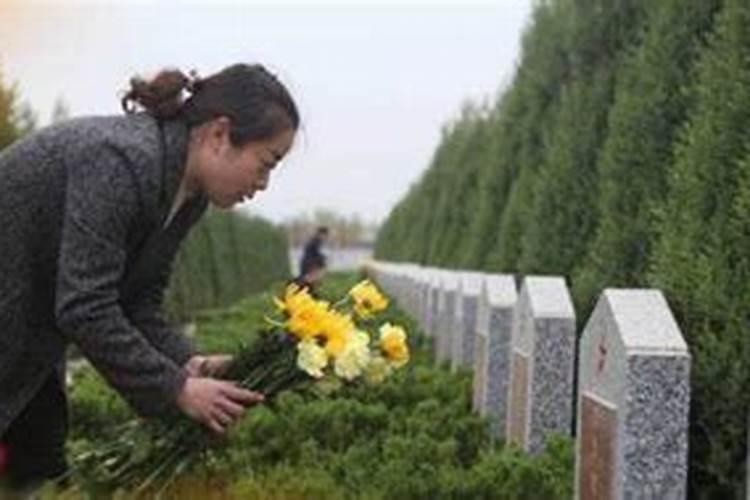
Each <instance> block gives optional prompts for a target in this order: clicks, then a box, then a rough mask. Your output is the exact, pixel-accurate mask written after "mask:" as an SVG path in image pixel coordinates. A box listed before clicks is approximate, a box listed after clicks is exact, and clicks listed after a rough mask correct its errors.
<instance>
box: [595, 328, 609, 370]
mask: <svg viewBox="0 0 750 500" xmlns="http://www.w3.org/2000/svg"><path fill="white" fill-rule="evenodd" d="M598 351H599V362H598V363H597V365H596V374H597V375H599V374H600V373H601V372H602V370H604V363H605V362H606V361H607V345H606V344H605V342H604V337H600V338H599V347H598Z"/></svg>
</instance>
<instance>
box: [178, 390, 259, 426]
mask: <svg viewBox="0 0 750 500" xmlns="http://www.w3.org/2000/svg"><path fill="white" fill-rule="evenodd" d="M260 401H263V395H262V394H260V393H258V392H253V391H249V390H247V389H243V388H242V387H238V386H237V385H236V384H234V383H233V382H226V381H223V380H216V379H212V378H202V377H188V378H187V380H186V381H185V385H184V386H183V387H182V391H180V394H179V395H178V396H177V406H179V408H180V409H181V410H182V411H183V412H184V413H185V414H186V415H187V416H189V417H190V418H193V419H195V420H197V421H199V422H201V423H203V424H205V425H206V426H207V427H209V428H210V429H211V430H213V431H214V432H216V433H217V434H224V433H225V432H226V430H227V428H228V427H229V426H230V425H231V424H233V423H234V422H235V421H236V420H237V419H239V418H240V417H241V416H242V414H243V413H244V412H245V408H246V407H248V406H250V405H252V404H254V403H258V402H260Z"/></svg>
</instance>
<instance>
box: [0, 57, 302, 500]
mask: <svg viewBox="0 0 750 500" xmlns="http://www.w3.org/2000/svg"><path fill="white" fill-rule="evenodd" d="M185 94H188V97H187V98H186V99H183V96H185ZM122 103H123V108H124V109H125V111H126V113H127V114H126V116H119V117H93V118H91V117H90V118H82V119H76V120H71V121H68V122H65V123H62V124H59V125H56V126H52V127H49V128H46V129H43V130H41V131H39V132H37V133H35V134H32V135H31V136H29V137H27V138H25V139H23V140H21V141H19V142H17V143H15V144H13V145H12V146H11V147H9V148H7V149H6V150H4V151H2V153H0V228H2V229H0V230H1V231H2V233H0V234H1V235H2V236H0V255H2V259H0V441H2V444H3V446H4V448H5V450H6V452H7V467H6V470H7V476H8V477H7V479H8V482H9V483H10V484H11V486H12V487H21V488H22V487H24V486H25V485H28V484H34V483H36V482H38V481H41V480H43V479H45V478H49V477H54V476H58V475H59V474H61V473H63V472H64V471H65V459H64V441H65V434H66V420H67V412H66V400H65V393H64V385H63V380H64V377H63V372H64V363H65V359H64V349H65V346H66V344H67V343H68V342H73V343H75V344H76V345H77V346H78V348H79V349H80V350H81V351H82V353H83V354H84V355H85V356H86V357H87V358H88V359H89V361H91V363H92V364H93V365H94V366H95V367H96V369H97V370H98V371H99V372H100V373H101V374H102V375H103V376H104V378H105V379H106V380H107V381H108V383H110V384H111V385H112V386H113V387H114V388H115V389H116V390H117V391H118V392H119V393H120V394H122V396H123V397H124V398H125V399H126V400H127V401H128V402H129V403H130V404H131V405H132V406H133V407H134V408H135V409H136V410H137V411H138V412H139V413H141V414H143V415H147V416H150V415H159V414H163V413H164V412H168V411H175V410H180V411H182V412H183V413H185V414H187V415H188V416H190V417H192V418H194V419H196V420H198V421H200V422H202V423H203V424H205V425H206V426H208V427H209V428H211V429H213V430H214V431H215V432H217V433H223V432H224V431H225V430H226V428H227V426H229V425H230V424H231V423H232V422H234V421H235V420H236V419H237V418H239V417H240V416H241V415H242V413H243V411H244V409H245V407H247V406H249V405H251V404H253V403H254V402H257V401H259V400H261V399H262V395H260V394H257V393H253V392H250V391H247V390H244V389H241V388H239V387H237V386H235V385H233V384H231V383H229V382H225V381H221V380H217V379H213V378H209V377H208V376H207V375H208V374H211V373H215V372H216V371H217V370H219V369H221V367H222V365H224V364H225V363H226V362H227V358H226V357H221V356H208V357H201V356H199V355H197V354H196V353H195V351H194V350H193V348H192V347H191V346H190V344H189V342H188V341H187V340H186V339H185V338H184V337H182V336H181V335H180V334H179V333H178V332H176V331H174V330H173V329H172V328H171V327H170V325H169V324H168V323H167V322H166V321H165V319H164V317H163V315H162V313H161V301H162V296H163V292H164V288H165V286H166V285H167V283H168V279H169V270H170V268H171V263H172V261H173V259H174V256H175V253H176V252H177V249H178V246H179V243H180V242H181V241H182V240H183V239H184V237H185V236H186V234H187V232H188V231H189V229H190V227H191V226H192V225H193V224H194V223H195V222H196V221H197V220H198V219H199V218H200V216H201V214H202V213H203V212H204V210H205V209H206V207H207V205H208V203H212V204H213V205H215V206H217V207H220V208H230V207H232V206H233V205H235V204H237V203H239V202H241V201H243V200H246V199H250V198H252V197H253V195H254V194H255V193H256V192H257V191H262V190H264V189H265V188H266V187H267V186H268V182H269V175H270V173H271V171H272V169H273V168H274V167H275V166H276V164H277V163H278V162H279V161H280V160H281V159H282V158H283V157H284V156H285V155H286V154H287V152H288V151H289V149H290V148H291V146H292V143H293V141H294V136H295V134H296V131H297V129H298V127H299V122H300V119H299V114H298V111H297V107H296V105H295V103H294V101H293V99H292V97H291V96H290V95H289V92H288V91H287V90H286V88H285V87H284V86H283V85H282V84H281V83H280V82H279V81H278V80H277V79H276V77H275V76H273V75H272V74H271V73H269V72H268V71H267V70H266V69H265V68H263V67H262V66H260V65H245V64H238V65H234V66H230V67H228V68H225V69H224V70H222V71H221V72H219V73H217V74H215V75H213V76H211V77H208V78H206V79H197V78H194V77H193V78H189V77H187V76H185V75H184V74H182V73H181V72H179V71H163V72H162V73H160V74H159V75H158V76H157V77H156V78H155V79H154V80H152V81H150V82H147V81H144V80H141V79H137V78H136V79H133V80H132V81H131V89H130V90H129V92H128V93H127V94H126V95H125V97H124V98H123V101H122ZM134 108H142V109H143V110H144V111H145V112H138V113H136V112H134V111H135V109H134Z"/></svg>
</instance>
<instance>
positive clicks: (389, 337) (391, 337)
mask: <svg viewBox="0 0 750 500" xmlns="http://www.w3.org/2000/svg"><path fill="white" fill-rule="evenodd" d="M380 349H381V350H382V351H383V354H384V355H385V358H386V359H387V360H388V361H389V362H390V363H391V364H392V365H393V366H394V367H395V368H399V367H401V366H403V365H405V364H406V363H407V362H408V361H409V346H408V345H407V344H406V332H405V331H404V329H403V328H401V327H400V326H394V325H391V324H390V323H385V324H384V325H383V326H381V327H380Z"/></svg>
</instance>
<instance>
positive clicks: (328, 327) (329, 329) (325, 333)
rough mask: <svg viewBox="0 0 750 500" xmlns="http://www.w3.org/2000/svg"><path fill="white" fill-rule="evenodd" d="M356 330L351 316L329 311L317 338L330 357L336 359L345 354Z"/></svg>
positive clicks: (323, 319) (324, 317)
mask: <svg viewBox="0 0 750 500" xmlns="http://www.w3.org/2000/svg"><path fill="white" fill-rule="evenodd" d="M354 329H355V326H354V322H353V321H352V318H351V316H349V315H347V314H341V313H339V312H336V311H330V310H329V311H327V312H326V314H325V315H324V316H323V317H322V319H321V329H320V330H319V331H318V333H317V336H318V338H319V339H320V340H321V341H322V342H323V346H324V348H325V350H326V352H327V353H328V355H329V356H330V357H332V358H336V357H338V356H339V355H340V354H341V353H342V352H343V350H344V348H345V347H346V344H347V342H348V340H349V336H350V335H351V334H352V332H353V331H354Z"/></svg>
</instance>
